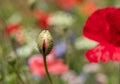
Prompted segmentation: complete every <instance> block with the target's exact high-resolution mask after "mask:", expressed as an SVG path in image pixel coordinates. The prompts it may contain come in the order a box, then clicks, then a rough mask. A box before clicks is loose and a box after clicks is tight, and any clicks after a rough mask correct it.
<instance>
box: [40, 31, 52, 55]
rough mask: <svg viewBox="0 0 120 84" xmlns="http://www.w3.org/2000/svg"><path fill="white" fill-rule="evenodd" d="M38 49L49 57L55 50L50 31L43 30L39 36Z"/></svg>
mask: <svg viewBox="0 0 120 84" xmlns="http://www.w3.org/2000/svg"><path fill="white" fill-rule="evenodd" d="M38 48H39V51H40V53H41V54H43V55H45V56H46V55H48V54H49V53H50V51H51V50H52V48H53V38H52V36H51V34H50V32H49V31H48V30H43V31H42V32H41V33H40V34H39V36H38Z"/></svg>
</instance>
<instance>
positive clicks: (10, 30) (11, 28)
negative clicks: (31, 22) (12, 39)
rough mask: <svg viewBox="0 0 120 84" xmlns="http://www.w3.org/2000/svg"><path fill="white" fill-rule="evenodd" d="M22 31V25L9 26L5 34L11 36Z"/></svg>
mask: <svg viewBox="0 0 120 84" xmlns="http://www.w3.org/2000/svg"><path fill="white" fill-rule="evenodd" d="M19 30H21V25H20V24H9V25H7V27H6V30H5V34H6V35H10V34H12V33H15V32H16V31H19Z"/></svg>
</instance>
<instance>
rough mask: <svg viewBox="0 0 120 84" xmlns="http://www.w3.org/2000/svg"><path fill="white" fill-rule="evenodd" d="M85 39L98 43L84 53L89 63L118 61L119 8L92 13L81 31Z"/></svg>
mask: <svg viewBox="0 0 120 84" xmlns="http://www.w3.org/2000/svg"><path fill="white" fill-rule="evenodd" d="M83 34H84V36H85V37H87V38H89V39H92V40H95V41H97V42H99V44H98V45H97V46H96V47H95V48H93V49H90V50H88V51H87V52H86V57H87V58H88V60H89V61H90V62H99V61H102V62H108V61H110V60H111V61H115V62H119V61H120V8H112V7H108V8H103V9H99V10H97V11H96V12H94V13H93V14H92V15H91V16H90V17H89V18H88V20H87V21H86V24H85V26H84V29H83Z"/></svg>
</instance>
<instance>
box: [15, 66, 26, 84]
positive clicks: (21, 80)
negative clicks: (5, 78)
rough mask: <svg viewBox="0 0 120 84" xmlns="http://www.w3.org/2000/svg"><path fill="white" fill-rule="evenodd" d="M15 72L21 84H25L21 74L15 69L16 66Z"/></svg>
mask: <svg viewBox="0 0 120 84" xmlns="http://www.w3.org/2000/svg"><path fill="white" fill-rule="evenodd" d="M13 69H14V72H15V73H16V75H17V77H18V79H19V80H20V82H21V84H25V83H24V81H23V79H22V78H21V76H20V74H19V72H18V71H17V69H16V68H15V66H13Z"/></svg>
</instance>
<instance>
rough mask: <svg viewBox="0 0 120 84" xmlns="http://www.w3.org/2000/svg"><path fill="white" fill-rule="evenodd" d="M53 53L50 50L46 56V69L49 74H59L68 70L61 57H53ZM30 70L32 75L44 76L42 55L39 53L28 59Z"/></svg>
mask: <svg viewBox="0 0 120 84" xmlns="http://www.w3.org/2000/svg"><path fill="white" fill-rule="evenodd" d="M54 56H55V53H54V52H52V53H50V54H49V55H48V56H47V60H46V61H47V66H48V71H49V72H50V73H51V74H55V75H60V74H62V73H64V72H66V71H67V70H68V67H67V66H66V65H65V64H64V63H63V60H62V59H55V57H54ZM28 62H29V65H30V69H31V72H32V73H33V74H34V75H39V76H45V75H46V72H45V69H44V63H43V56H42V55H41V54H38V55H34V56H32V57H31V58H30V59H29V61H28Z"/></svg>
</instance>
